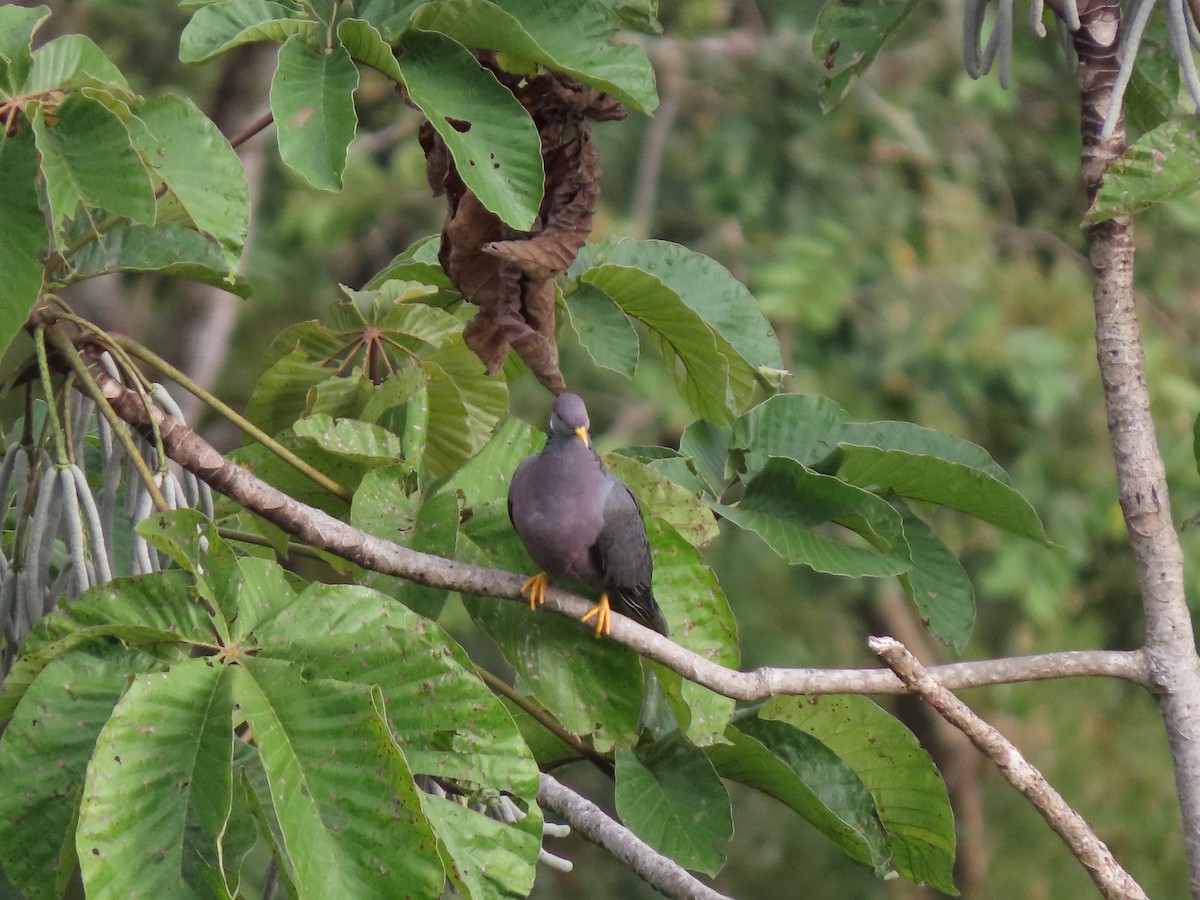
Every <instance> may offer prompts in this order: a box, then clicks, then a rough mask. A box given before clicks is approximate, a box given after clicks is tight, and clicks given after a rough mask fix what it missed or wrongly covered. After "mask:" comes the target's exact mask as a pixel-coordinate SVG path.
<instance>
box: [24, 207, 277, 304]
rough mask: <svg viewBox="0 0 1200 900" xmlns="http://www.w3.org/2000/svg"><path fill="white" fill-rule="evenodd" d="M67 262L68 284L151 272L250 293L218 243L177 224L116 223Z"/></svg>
mask: <svg viewBox="0 0 1200 900" xmlns="http://www.w3.org/2000/svg"><path fill="white" fill-rule="evenodd" d="M44 233H45V231H44V229H43V234H44ZM70 263H71V271H70V275H69V276H68V277H67V278H66V279H65V280H66V281H67V282H68V283H73V282H76V281H82V280H84V279H85V278H94V277H95V276H97V275H108V274H111V273H113V272H156V273H158V274H159V275H175V276H178V277H180V278H190V279H191V280H193V281H199V282H201V283H202V284H209V285H212V286H213V287H218V288H221V289H223V290H226V291H229V292H230V293H232V294H237V295H238V296H239V297H243V298H244V297H248V296H250V294H251V292H252V291H253V288H252V287H251V286H250V282H248V281H246V280H245V279H244V278H239V277H237V276H236V275H234V274H233V273H231V272H230V269H229V263H228V261H227V260H226V258H225V255H224V253H223V251H222V249H221V245H220V244H218V243H217V242H216V241H215V240H213V239H212V238H210V237H206V236H205V235H203V234H200V233H199V232H196V231H193V230H192V229H190V228H185V227H183V226H182V225H118V226H117V227H116V228H114V229H112V230H111V231H108V232H105V233H104V234H102V235H100V236H99V237H97V238H96V240H94V241H92V242H91V243H89V244H87V245H86V246H84V247H83V248H82V249H80V250H79V251H78V252H77V253H75V254H73V255H72V256H71V257H70Z"/></svg>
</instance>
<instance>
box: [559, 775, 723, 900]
mask: <svg viewBox="0 0 1200 900" xmlns="http://www.w3.org/2000/svg"><path fill="white" fill-rule="evenodd" d="M537 800H538V803H539V804H541V805H542V806H543V807H544V808H546V809H550V810H553V811H554V812H556V813H558V814H559V815H560V816H562V817H563V818H564V819H566V820H567V823H568V824H569V825H570V826H571V827H572V828H574V829H575V830H576V831H578V832H579V833H580V834H581V835H583V836H584V837H585V838H587V839H588V840H589V841H591V842H592V843H593V844H596V845H597V846H600V847H603V848H604V849H605V850H607V851H608V852H609V853H611V854H612V855H613V856H615V857H616V858H617V859H619V860H620V861H621V862H623V863H624V864H625V865H627V866H629V868H631V869H633V871H635V872H636V873H637V874H638V875H640V876H641V877H642V878H644V879H645V880H646V881H647V882H649V883H650V884H651V885H653V886H654V887H655V888H657V889H658V890H659V891H661V892H662V893H664V894H666V895H667V896H668V897H686V898H689V900H692V898H695V900H729V898H728V897H726V896H725V895H724V894H719V893H717V892H716V891H714V890H713V889H712V888H710V887H709V886H708V885H706V884H704V883H703V882H701V881H698V880H697V879H696V878H695V877H694V876H693V875H691V874H690V873H689V872H688V871H687V870H686V869H684V868H683V867H682V866H680V865H679V864H678V863H675V862H672V861H671V860H669V859H667V858H666V857H665V856H662V855H660V854H659V853H657V852H655V851H654V850H653V849H652V848H651V847H650V846H649V845H647V844H646V843H644V842H643V841H642V840H641V839H640V838H638V837H637V835H635V834H634V833H633V832H632V831H630V830H629V829H627V828H626V827H625V826H624V825H622V824H621V823H620V822H618V821H616V820H615V819H613V818H611V817H610V816H609V815H608V814H607V813H606V812H604V810H602V809H601V808H600V807H598V806H597V805H596V804H595V803H593V802H592V801H591V800H588V799H587V798H586V797H582V796H580V795H579V794H577V793H575V792H574V791H573V790H571V789H570V788H568V787H566V786H565V785H564V784H562V783H561V782H559V781H556V780H555V779H554V778H553V777H552V776H550V775H547V774H546V773H544V772H543V773H542V783H541V785H540V786H539V787H538V793H537Z"/></svg>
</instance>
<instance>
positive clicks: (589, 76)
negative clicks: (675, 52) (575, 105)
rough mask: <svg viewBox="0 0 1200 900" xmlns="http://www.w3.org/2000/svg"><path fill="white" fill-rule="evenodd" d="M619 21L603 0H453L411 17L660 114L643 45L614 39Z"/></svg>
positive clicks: (467, 42)
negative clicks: (497, 0) (498, 1)
mask: <svg viewBox="0 0 1200 900" xmlns="http://www.w3.org/2000/svg"><path fill="white" fill-rule="evenodd" d="M617 24H618V23H617V20H616V18H615V17H614V16H613V14H612V13H611V12H610V11H609V10H608V9H607V8H606V6H605V5H604V3H602V2H600V0H577V2H574V3H567V4H564V3H558V2H555V0H505V3H504V4H503V9H502V8H501V7H500V6H499V5H498V4H495V3H490V2H487V0H449V2H442V3H427V4H425V5H424V6H422V7H420V8H419V9H418V10H417V11H416V12H415V13H413V17H412V27H413V28H421V29H425V30H427V31H440V32H442V33H443V34H447V35H449V36H450V37H452V38H454V39H455V40H457V41H458V42H459V43H461V44H464V45H465V46H467V47H471V48H472V49H486V50H498V51H500V52H502V53H506V54H509V55H511V56H514V57H518V58H520V59H528V60H532V61H534V62H538V63H541V64H542V65H544V66H545V67H546V68H548V69H554V70H555V71H558V72H563V73H565V74H567V75H571V76H572V77H574V78H577V79H578V80H580V81H582V82H583V83H584V84H590V85H592V86H594V87H597V88H599V89H600V90H601V91H604V92H605V93H608V94H612V96H614V97H616V98H617V99H618V100H620V101H622V102H623V103H627V104H629V105H630V106H632V107H633V108H634V109H636V110H638V111H640V112H644V113H650V112H653V111H654V108H655V107H656V106H658V95H657V93H656V92H655V89H654V70H653V69H652V68H651V67H650V63H649V60H647V59H646V55H645V53H643V52H642V50H641V49H640V48H637V47H634V46H631V45H628V44H614V43H613V37H614V35H615V34H616V30H617Z"/></svg>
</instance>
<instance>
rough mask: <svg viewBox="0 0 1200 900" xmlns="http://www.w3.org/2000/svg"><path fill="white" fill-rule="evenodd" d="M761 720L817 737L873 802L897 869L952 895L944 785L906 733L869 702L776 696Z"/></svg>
mask: <svg viewBox="0 0 1200 900" xmlns="http://www.w3.org/2000/svg"><path fill="white" fill-rule="evenodd" d="M759 716H760V718H763V719H766V720H770V721H774V722H781V723H785V724H786V725H790V726H792V727H794V728H797V729H799V730H801V731H803V732H805V733H806V734H809V735H811V736H813V737H814V738H816V739H817V740H819V741H820V742H821V743H822V744H824V745H825V746H826V747H828V748H829V749H830V750H831V751H833V753H834V754H836V755H837V756H838V757H839V758H840V759H841V760H842V761H844V762H845V763H846V764H847V765H848V766H849V767H850V768H851V769H853V770H854V773H855V774H856V775H857V776H858V778H859V779H860V780H861V781H862V783H863V784H864V785H866V787H867V790H868V791H870V793H871V797H872V798H873V799H874V802H875V812H876V815H877V816H878V818H879V821H880V823H881V824H882V825H883V828H884V830H885V831H886V832H887V842H888V850H889V852H890V854H891V862H892V865H894V866H895V868H896V869H897V870H898V871H899V872H900V874H902V875H903V876H904V877H905V878H907V879H909V880H910V881H912V882H914V883H917V884H928V885H930V886H932V887H935V888H937V889H938V890H940V891H944V892H946V893H954V881H953V877H952V869H953V865H954V817H953V813H952V812H951V810H950V802H949V799H948V797H947V795H946V786H945V784H944V783H943V782H942V779H941V776H939V775H938V772H937V769H936V768H935V767H934V765H933V762H932V761H931V760H930V758H929V755H928V754H927V753H926V752H925V751H924V750H922V749H921V747H920V745H919V744H918V743H917V739H916V738H915V737H913V735H912V734H911V732H909V730H908V729H907V728H905V727H904V726H903V725H902V724H901V723H900V722H899V721H897V720H896V719H894V718H893V717H892V716H889V715H888V714H887V713H886V712H884V711H883V710H882V709H880V708H879V707H878V706H876V705H875V704H874V703H872V702H871V701H870V700H868V699H867V698H865V697H778V698H776V699H774V700H771V701H769V702H768V703H767V704H766V705H765V706H764V707H763V708H762V709H761V710H760V712H759ZM757 736H758V737H759V739H760V740H761V739H762V735H761V734H760V735H757Z"/></svg>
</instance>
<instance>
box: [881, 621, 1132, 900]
mask: <svg viewBox="0 0 1200 900" xmlns="http://www.w3.org/2000/svg"><path fill="white" fill-rule="evenodd" d="M868 643H869V644H870V646H871V649H872V650H873V651H874V652H875V653H877V654H878V655H879V657H880V658H881V659H882V660H883V661H884V662H885V663H887V664H888V665H889V666H891V667H892V671H894V672H895V673H896V674H897V675H898V676H900V678H901V680H903V681H904V683H905V684H906V685H908V687H909V689H910V690H912V692H913V693H915V694H916V695H917V696H919V697H920V698H921V699H922V700H924V701H925V702H926V703H928V704H929V705H930V707H932V708H933V709H934V710H935V711H936V712H937V713H938V715H940V716H941V717H942V718H944V719H945V720H946V721H947V722H949V723H950V724H951V725H953V726H954V727H955V728H958V729H960V730H961V731H962V733H963V734H965V735H966V736H967V737H968V738H970V739H971V743H972V744H974V745H975V746H976V747H978V748H979V750H980V751H981V752H982V753H983V754H984V755H986V756H987V757H988V758H989V759H990V760H991V761H992V762H994V763H995V764H996V766H997V768H999V769H1000V772H1001V773H1002V774H1003V775H1004V777H1005V778H1006V779H1007V780H1008V783H1009V784H1011V785H1012V786H1013V787H1015V788H1016V789H1017V790H1018V791H1020V792H1021V794H1022V795H1023V796H1024V797H1025V799H1027V800H1028V801H1029V802H1030V803H1032V804H1033V806H1034V808H1035V809H1037V811H1038V812H1039V813H1041V814H1042V818H1043V819H1045V820H1046V822H1047V823H1048V824H1049V825H1050V827H1051V828H1053V829H1054V830H1055V832H1057V833H1058V836H1059V837H1061V838H1062V839H1063V842H1064V843H1065V844H1066V845H1067V847H1068V848H1069V849H1070V851H1071V853H1072V854H1073V855H1074V856H1075V858H1076V859H1078V860H1079V862H1080V864H1081V865H1082V866H1083V867H1084V868H1085V869H1087V873H1088V875H1090V876H1091V878H1092V881H1093V882H1095V884H1096V887H1097V888H1099V890H1100V893H1101V894H1103V895H1104V896H1105V897H1108V898H1110V900H1139V898H1140V900H1147V898H1146V892H1145V891H1143V890H1142V888H1141V887H1140V886H1139V885H1138V883H1137V882H1136V881H1134V880H1133V878H1132V877H1131V876H1130V875H1129V873H1128V872H1126V871H1125V870H1124V869H1123V868H1121V864H1120V863H1118V862H1117V861H1116V859H1115V858H1114V857H1113V855H1112V852H1111V851H1110V850H1109V849H1108V847H1107V846H1105V844H1104V842H1103V841H1102V840H1100V838H1099V837H1097V836H1096V833H1095V832H1094V831H1092V828H1091V826H1090V825H1088V823H1087V822H1086V821H1084V818H1083V816H1081V815H1080V814H1079V813H1077V812H1076V811H1075V810H1073V809H1072V808H1071V807H1070V806H1069V805H1068V804H1067V801H1066V800H1064V799H1063V798H1062V795H1061V794H1060V793H1059V792H1058V791H1056V790H1055V789H1054V788H1053V786H1051V784H1050V782H1048V781H1047V780H1046V777H1045V776H1044V775H1043V774H1042V773H1041V772H1039V771H1038V770H1037V768H1036V767H1034V765H1033V764H1032V763H1030V762H1029V760H1027V759H1025V757H1024V756H1022V755H1021V751H1019V750H1018V749H1017V748H1016V747H1015V746H1013V744H1012V743H1011V742H1010V741H1009V740H1008V739H1007V738H1005V737H1004V735H1002V734H1001V733H1000V732H999V731H997V730H996V729H995V728H993V727H992V726H991V725H989V724H988V723H987V722H985V721H983V719H981V718H979V716H977V715H975V713H974V712H972V711H971V708H970V707H969V706H967V704H965V703H963V702H962V701H961V700H959V699H958V698H957V697H955V696H954V695H953V694H952V693H950V692H949V691H948V690H946V689H945V688H944V687H943V686H942V685H940V684H938V683H937V681H936V680H935V679H934V678H933V677H932V676H931V675H930V674H929V672H927V671H926V670H925V668H924V667H923V666H922V665H921V664H920V663H919V662H918V661H917V658H916V657H915V656H913V655H912V654H911V653H909V652H908V650H906V649H905V648H904V645H903V644H901V643H900V642H899V641H897V640H894V639H892V638H871V639H870V640H869V641H868Z"/></svg>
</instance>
